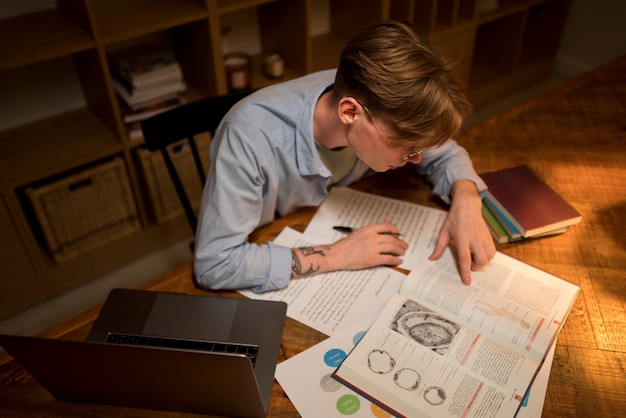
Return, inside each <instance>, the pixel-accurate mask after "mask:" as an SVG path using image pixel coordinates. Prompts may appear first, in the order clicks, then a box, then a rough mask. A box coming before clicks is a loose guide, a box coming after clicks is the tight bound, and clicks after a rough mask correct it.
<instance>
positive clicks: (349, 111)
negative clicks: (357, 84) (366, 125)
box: [337, 96, 359, 125]
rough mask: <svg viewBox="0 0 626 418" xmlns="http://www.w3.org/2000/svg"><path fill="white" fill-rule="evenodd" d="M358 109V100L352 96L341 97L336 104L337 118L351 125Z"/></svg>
mask: <svg viewBox="0 0 626 418" xmlns="http://www.w3.org/2000/svg"><path fill="white" fill-rule="evenodd" d="M358 111H359V105H358V102H357V101H356V100H355V99H354V98H353V97H348V96H346V97H342V98H341V99H340V100H339V104H338V106H337V112H338V113H339V119H340V120H341V122H342V123H344V124H346V125H351V124H353V123H354V121H355V120H356V116H357V113H358Z"/></svg>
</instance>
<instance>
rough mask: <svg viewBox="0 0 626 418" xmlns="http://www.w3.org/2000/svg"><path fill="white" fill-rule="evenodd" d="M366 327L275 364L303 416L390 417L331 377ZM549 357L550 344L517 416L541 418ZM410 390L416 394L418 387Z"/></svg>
mask: <svg viewBox="0 0 626 418" xmlns="http://www.w3.org/2000/svg"><path fill="white" fill-rule="evenodd" d="M367 328H368V326H362V327H358V326H357V327H354V328H353V329H346V330H344V331H343V332H342V333H341V334H337V335H335V336H333V337H329V338H327V339H326V340H324V341H322V342H320V343H319V344H316V345H314V346H313V347H311V348H309V349H307V350H304V351H303V352H301V353H299V354H297V355H295V356H293V357H291V358H289V359H287V360H285V361H283V362H281V363H280V364H278V366H277V367H276V380H277V381H278V383H280V385H281V387H282V388H283V390H284V391H285V393H286V394H287V396H288V397H289V399H290V400H291V402H293V404H294V406H295V407H296V409H297V410H298V413H299V414H300V415H301V416H302V417H303V418H318V417H328V418H332V417H336V418H342V417H345V416H346V415H349V416H351V417H364V418H383V417H384V418H391V417H392V416H391V414H389V413H388V412H386V411H384V410H383V409H382V408H380V407H378V406H377V405H376V404H374V403H372V402H370V401H369V400H367V399H366V398H364V397H363V396H361V395H359V394H358V393H356V392H353V391H351V390H350V389H349V388H347V387H346V386H344V385H342V384H341V383H339V382H337V381H336V380H334V379H332V377H331V375H332V373H333V371H334V370H335V369H336V368H337V366H338V365H339V364H341V362H342V361H343V360H344V359H345V358H346V356H347V355H348V353H349V352H350V351H351V350H352V349H353V347H354V345H355V344H356V343H357V342H358V341H359V339H360V338H361V337H362V335H363V334H364V333H365V330H367ZM553 358H554V346H552V348H551V349H550V351H549V353H548V356H547V357H546V360H545V362H544V364H543V366H542V367H541V370H540V371H539V374H538V375H537V377H536V378H535V381H534V382H533V384H532V387H531V389H530V391H529V393H528V394H527V395H526V397H525V399H524V401H523V402H522V406H521V408H520V410H519V412H518V413H517V415H516V416H517V418H540V417H541V414H542V412H543V405H544V401H545V395H546V390H547V386H548V380H549V378H550V370H551V368H552V362H553ZM415 392H417V393H415ZM414 393H415V396H418V394H419V389H418V390H416V391H414Z"/></svg>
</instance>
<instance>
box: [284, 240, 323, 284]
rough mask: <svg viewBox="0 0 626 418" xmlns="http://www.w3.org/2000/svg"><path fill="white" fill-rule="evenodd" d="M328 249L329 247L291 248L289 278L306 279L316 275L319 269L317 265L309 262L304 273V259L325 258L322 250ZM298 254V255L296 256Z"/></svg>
mask: <svg viewBox="0 0 626 418" xmlns="http://www.w3.org/2000/svg"><path fill="white" fill-rule="evenodd" d="M328 248H329V247H326V246H321V247H302V248H293V249H292V250H291V277H306V276H312V275H314V274H315V273H317V272H318V271H319V269H320V267H319V264H318V265H315V264H314V263H313V262H312V261H311V262H310V264H309V267H308V269H307V270H306V271H305V270H304V266H303V262H304V261H305V258H307V257H311V256H321V257H325V256H326V253H324V250H325V249H328ZM298 253H300V255H298Z"/></svg>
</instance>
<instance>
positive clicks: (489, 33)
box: [0, 0, 569, 317]
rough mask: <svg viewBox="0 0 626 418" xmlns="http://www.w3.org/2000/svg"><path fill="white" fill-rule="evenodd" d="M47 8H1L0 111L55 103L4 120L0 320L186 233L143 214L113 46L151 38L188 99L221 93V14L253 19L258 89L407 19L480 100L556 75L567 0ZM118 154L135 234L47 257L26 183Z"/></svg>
mask: <svg viewBox="0 0 626 418" xmlns="http://www.w3.org/2000/svg"><path fill="white" fill-rule="evenodd" d="M9 3H12V4H14V5H18V4H20V3H21V2H19V0H10V1H9ZM46 5H47V7H45V8H44V9H43V10H39V11H28V12H25V13H21V14H20V13H18V14H16V15H12V16H9V17H0V37H2V39H5V40H7V39H10V40H11V42H3V43H1V44H0V54H1V55H2V57H3V59H2V60H0V87H2V88H3V89H4V90H5V91H8V93H7V95H6V96H5V98H3V99H2V101H3V103H2V106H3V107H4V108H6V109H12V108H14V107H17V108H19V107H20V106H21V107H22V109H25V110H26V111H24V112H22V113H26V114H27V116H29V115H28V113H29V112H28V110H30V107H29V106H31V104H38V103H39V102H44V103H45V104H46V105H47V107H48V108H51V109H53V110H55V111H56V112H55V111H53V112H48V113H41V112H39V113H37V112H34V111H33V115H32V117H30V118H26V119H25V120H18V119H16V118H7V119H15V121H16V122H15V124H11V123H10V122H9V123H8V124H5V125H4V126H2V127H0V237H1V238H2V251H1V254H2V255H1V256H0V257H1V258H0V260H1V261H2V262H1V263H0V317H3V316H7V315H10V314H11V313H14V312H16V311H18V310H21V309H24V308H26V307H28V306H30V305H33V304H35V303H37V302H39V301H42V300H44V299H46V298H50V297H52V296H53V295H55V294H58V293H60V292H63V291H65V290H68V289H70V288H72V287H74V286H77V285H79V284H81V283H83V282H85V281H88V280H91V279H93V278H95V277H98V276H100V275H102V274H105V273H108V272H110V271H112V270H115V269H117V268H119V267H121V266H123V265H126V264H128V263H130V262H132V261H134V260H136V259H138V258H141V257H143V256H146V255H148V254H150V253H153V252H155V251H157V250H159V249H162V248H164V247H166V246H168V245H171V244H173V243H175V242H177V241H179V240H181V239H184V238H187V237H188V238H191V231H190V230H189V227H188V225H187V224H186V221H185V219H184V217H182V216H180V217H177V218H176V219H172V220H169V221H167V222H162V223H158V222H155V221H154V220H152V219H151V217H150V215H149V214H150V210H149V209H150V208H149V207H148V205H149V204H150V203H149V199H147V198H146V197H145V195H146V193H145V190H144V189H145V186H144V184H143V183H142V182H141V175H140V164H139V162H138V160H137V157H136V151H137V148H138V147H141V145H142V141H141V140H131V139H130V138H129V137H128V134H127V131H126V129H125V126H124V124H123V121H122V115H121V113H120V107H119V103H118V98H117V97H116V95H115V92H114V89H113V85H112V77H111V73H110V72H109V65H108V62H109V61H108V60H109V55H110V54H112V53H113V52H115V51H118V50H122V49H126V48H129V47H132V46H134V45H138V44H141V43H144V42H146V41H150V42H156V43H159V44H162V45H165V46H168V47H170V48H172V49H173V51H174V53H175V55H176V58H177V60H178V62H179V63H180V65H181V67H182V70H183V73H184V77H185V80H186V82H187V83H188V90H187V92H186V93H185V96H186V99H187V100H188V101H193V100H197V99H199V98H202V97H208V96H212V95H217V94H224V93H226V92H227V80H226V75H225V68H224V64H223V59H222V56H223V52H224V51H223V39H222V30H223V26H224V22H226V21H228V22H232V21H237V18H238V16H239V15H241V14H246V13H250V12H252V13H253V16H254V18H255V19H256V21H255V22H256V24H257V25H258V33H257V34H256V37H257V38H258V39H255V41H258V44H259V46H260V47H259V50H258V51H256V52H255V53H254V54H253V57H252V63H253V64H252V65H253V71H252V84H253V87H262V86H265V85H268V84H271V83H275V82H279V81H284V80H287V79H290V78H295V77H298V76H301V75H304V74H306V73H309V72H312V71H317V70H321V69H326V68H332V67H334V66H335V65H336V62H337V59H338V57H339V53H340V50H341V47H342V46H343V43H344V42H345V40H346V39H347V38H348V37H349V36H350V35H351V34H352V33H354V31H355V30H356V29H357V28H358V27H360V26H362V25H364V24H366V23H368V22H371V21H374V20H378V19H381V18H389V17H391V18H397V19H402V20H408V21H412V22H414V23H416V24H417V25H419V26H421V27H423V28H424V29H425V30H427V31H428V32H429V33H430V34H431V36H432V39H433V43H435V44H436V45H439V46H443V47H446V48H450V49H452V50H454V51H455V52H456V53H458V54H459V56H460V58H461V68H460V71H461V74H462V76H463V77H464V79H465V80H466V81H467V82H468V83H469V94H470V98H471V100H472V102H473V103H474V105H476V106H480V105H482V104H486V103H488V102H489V101H491V100H494V99H496V98H497V97H498V96H500V95H504V94H507V93H509V92H511V91H513V90H515V89H518V88H520V87H524V86H526V85H529V84H531V83H534V82H536V81H539V80H541V79H543V78H546V77H548V76H550V75H551V72H552V68H553V65H554V58H555V54H556V51H557V48H558V45H559V41H560V35H561V32H562V29H563V25H564V21H565V17H566V14H567V9H568V5H569V1H568V0H500V1H499V7H498V9H497V10H495V11H490V12H482V11H481V0H379V1H369V2H361V1H358V0H325V1H322V2H317V1H313V0H274V1H271V0H58V1H57V2H52V1H49V2H47V3H46ZM319 7H322V8H325V10H324V12H325V13H326V14H327V17H328V28H329V29H328V30H326V31H324V32H323V33H320V34H315V35H312V33H313V30H312V28H311V25H312V21H313V20H315V19H314V18H315V17H316V16H318V15H319V11H318V10H314V9H315V8H319ZM272 53H280V54H281V55H282V56H283V58H284V60H285V75H284V76H283V77H281V78H280V79H277V80H276V79H270V78H267V77H265V76H264V75H263V71H262V65H263V58H264V57H265V56H267V55H269V54H272ZM59 86H61V87H59ZM5 87H10V89H8V90H7V89H5ZM30 96H32V97H30ZM69 96H71V97H69ZM29 97H30V98H29ZM68 97H69V98H68ZM29 100H30V101H29ZM68 102H71V103H70V104H68ZM24 103H26V104H24ZM116 157H117V158H121V159H122V160H123V161H124V163H125V167H126V169H127V173H128V177H129V182H130V185H131V188H132V191H133V196H134V199H135V203H136V206H137V212H138V216H139V219H140V223H141V229H140V230H139V231H138V232H135V233H132V234H130V235H127V236H124V237H122V238H119V239H116V240H115V241H113V242H110V243H106V244H103V245H102V246H100V247H98V248H95V249H93V250H90V251H88V252H85V253H84V254H81V255H80V256H77V257H76V258H74V259H72V260H69V261H67V262H63V263H55V262H54V261H53V259H52V257H50V255H49V254H48V252H47V250H46V248H45V245H44V244H43V240H42V237H41V232H40V231H39V228H38V226H37V222H36V219H35V216H34V214H33V211H32V209H31V208H30V207H29V204H28V201H27V199H26V198H25V190H26V189H27V188H29V187H33V186H37V185H41V184H47V183H49V182H52V181H54V180H56V179H59V178H62V177H63V176H66V175H68V174H71V173H74V172H77V171H80V170H83V169H85V168H86V167H90V166H92V165H94V164H98V163H100V162H102V161H107V160H110V159H112V158H116Z"/></svg>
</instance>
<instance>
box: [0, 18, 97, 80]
mask: <svg viewBox="0 0 626 418" xmlns="http://www.w3.org/2000/svg"><path fill="white" fill-rule="evenodd" d="M33 28H35V29H34V30H33ZM0 38H2V39H4V41H3V42H2V43H0V56H2V60H0V71H4V70H8V69H14V68H19V67H23V66H26V65H30V64H35V63H38V62H43V61H47V60H51V59H54V58H59V57H63V56H66V55H71V54H74V53H77V52H81V51H86V50H88V49H92V48H95V41H94V40H93V39H92V38H91V37H90V36H89V35H87V34H86V33H85V32H83V31H82V30H81V29H80V27H79V26H77V25H76V24H75V23H74V22H72V20H71V19H70V18H68V17H67V16H65V15H64V14H63V13H61V12H60V11H58V10H56V9H53V10H46V11H43V12H37V13H30V14H27V15H22V16H16V17H11V18H8V19H1V20H0Z"/></svg>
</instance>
